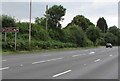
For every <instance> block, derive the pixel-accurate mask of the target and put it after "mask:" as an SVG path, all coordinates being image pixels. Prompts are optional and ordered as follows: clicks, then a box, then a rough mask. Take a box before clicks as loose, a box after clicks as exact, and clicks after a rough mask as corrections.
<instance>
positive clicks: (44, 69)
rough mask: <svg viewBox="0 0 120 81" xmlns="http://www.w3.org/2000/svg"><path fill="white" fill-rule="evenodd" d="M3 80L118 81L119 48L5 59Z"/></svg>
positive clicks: (54, 52)
mask: <svg viewBox="0 0 120 81" xmlns="http://www.w3.org/2000/svg"><path fill="white" fill-rule="evenodd" d="M0 71H2V78H3V79H118V47H113V48H105V47H100V48H94V49H80V50H78V49H77V50H67V51H66V50H65V51H52V52H42V53H32V54H18V55H7V56H3V57H2V68H0Z"/></svg>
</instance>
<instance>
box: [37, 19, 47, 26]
mask: <svg viewBox="0 0 120 81" xmlns="http://www.w3.org/2000/svg"><path fill="white" fill-rule="evenodd" d="M35 24H38V25H40V26H43V27H45V26H46V18H44V17H42V18H39V17H37V18H35Z"/></svg>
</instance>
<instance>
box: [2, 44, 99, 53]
mask: <svg viewBox="0 0 120 81" xmlns="http://www.w3.org/2000/svg"><path fill="white" fill-rule="evenodd" d="M98 47H100V46H97V47H95V46H92V47H78V48H59V49H39V50H38V49H37V50H30V51H4V50H3V51H2V55H15V54H31V53H39V52H50V51H65V50H77V49H91V48H98Z"/></svg>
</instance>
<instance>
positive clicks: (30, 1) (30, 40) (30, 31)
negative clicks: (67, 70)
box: [29, 0, 32, 49]
mask: <svg viewBox="0 0 120 81" xmlns="http://www.w3.org/2000/svg"><path fill="white" fill-rule="evenodd" d="M31 5H32V4H31V0H30V12H29V13H30V14H29V15H30V16H29V17H30V20H29V49H30V46H31Z"/></svg>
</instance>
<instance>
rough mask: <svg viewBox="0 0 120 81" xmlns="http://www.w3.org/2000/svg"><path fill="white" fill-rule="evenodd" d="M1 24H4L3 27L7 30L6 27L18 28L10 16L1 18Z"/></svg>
mask: <svg viewBox="0 0 120 81" xmlns="http://www.w3.org/2000/svg"><path fill="white" fill-rule="evenodd" d="M1 19H2V20H1ZM0 22H2V27H3V28H5V27H15V26H16V23H15V19H14V18H12V17H11V16H8V15H2V16H0Z"/></svg>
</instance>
